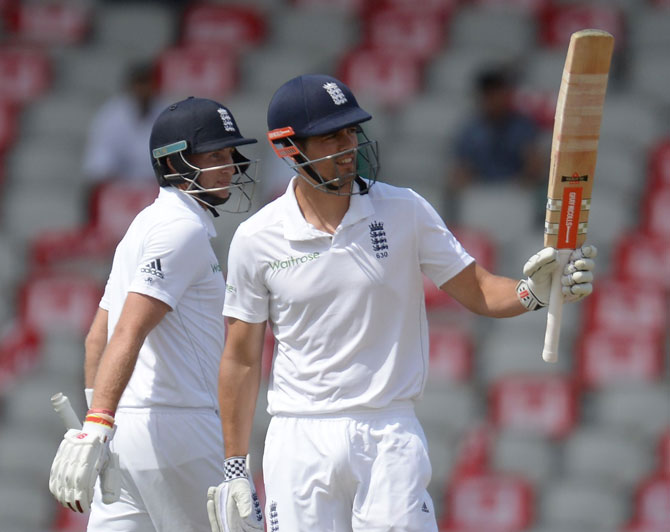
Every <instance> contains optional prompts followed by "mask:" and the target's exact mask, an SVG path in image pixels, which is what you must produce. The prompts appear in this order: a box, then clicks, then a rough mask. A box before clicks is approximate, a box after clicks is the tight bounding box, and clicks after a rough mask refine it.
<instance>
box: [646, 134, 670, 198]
mask: <svg viewBox="0 0 670 532" xmlns="http://www.w3.org/2000/svg"><path fill="white" fill-rule="evenodd" d="M664 187H670V138H664V139H661V140H660V141H659V142H658V143H657V144H656V146H654V148H653V149H652V150H651V153H650V154H649V182H648V183H647V190H648V191H649V190H651V189H660V188H664Z"/></svg>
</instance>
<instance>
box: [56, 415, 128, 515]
mask: <svg viewBox="0 0 670 532" xmlns="http://www.w3.org/2000/svg"><path fill="white" fill-rule="evenodd" d="M110 425H111V426H104V425H101V424H99V423H95V422H90V421H86V422H85V423H84V426H83V427H82V429H81V430H76V429H70V430H68V431H67V432H66V433H65V436H64V437H63V441H62V442H61V444H60V446H59V447H58V451H57V452H56V457H55V458H54V461H53V463H52V465H51V473H50V475H49V490H50V491H51V493H52V494H53V496H54V497H55V498H56V499H57V500H58V502H60V503H61V504H62V505H63V506H67V507H68V508H70V509H71V510H74V511H76V512H81V513H85V512H88V511H89V510H90V509H91V501H92V500H93V489H94V486H95V480H96V479H97V478H98V476H99V475H101V472H103V474H102V476H104V475H105V474H106V471H105V470H106V469H107V466H108V464H114V463H115V462H116V460H115V459H113V458H112V457H111V453H110V452H109V442H110V440H111V439H112V436H113V435H114V430H115V427H114V425H113V423H110ZM116 468H117V470H116V473H115V474H113V475H112V477H115V478H112V479H110V480H108V482H107V484H106V486H104V487H103V494H104V493H106V497H105V498H106V499H107V500H106V501H105V502H107V501H109V502H113V501H112V496H113V495H116V498H114V499H113V500H117V499H118V493H119V482H118V463H117V465H116ZM108 477H109V475H108ZM101 484H105V483H104V482H102V483H101Z"/></svg>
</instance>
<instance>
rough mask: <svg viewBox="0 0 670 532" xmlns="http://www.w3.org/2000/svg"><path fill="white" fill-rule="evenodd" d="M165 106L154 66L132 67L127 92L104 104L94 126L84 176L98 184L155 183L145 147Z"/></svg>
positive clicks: (86, 151) (145, 64)
mask: <svg viewBox="0 0 670 532" xmlns="http://www.w3.org/2000/svg"><path fill="white" fill-rule="evenodd" d="M164 107H165V102H162V101H161V100H160V98H159V97H158V94H157V90H156V83H155V80H154V74H153V66H152V64H151V63H145V62H142V63H137V64H133V65H132V66H131V67H130V68H129V69H128V72H127V75H126V84H125V90H124V92H123V93H122V94H120V95H118V96H115V97H113V98H112V99H111V100H109V101H108V102H107V103H105V104H104V105H103V106H102V108H101V109H100V110H99V111H98V113H97V114H96V116H95V117H94V119H93V121H92V123H91V127H90V129H89V134H88V141H87V145H86V150H85V153H84V162H83V166H84V174H85V175H86V176H87V177H88V178H89V179H90V180H91V181H93V182H96V183H97V182H101V181H107V180H118V179H122V180H128V181H135V182H144V183H153V182H155V181H154V180H155V177H154V172H153V169H152V168H151V159H150V158H149V156H148V155H147V149H146V147H147V145H148V143H149V136H150V134H151V127H152V125H153V123H154V121H155V120H156V117H157V116H158V114H159V113H160V112H161V111H162V110H163V108H164Z"/></svg>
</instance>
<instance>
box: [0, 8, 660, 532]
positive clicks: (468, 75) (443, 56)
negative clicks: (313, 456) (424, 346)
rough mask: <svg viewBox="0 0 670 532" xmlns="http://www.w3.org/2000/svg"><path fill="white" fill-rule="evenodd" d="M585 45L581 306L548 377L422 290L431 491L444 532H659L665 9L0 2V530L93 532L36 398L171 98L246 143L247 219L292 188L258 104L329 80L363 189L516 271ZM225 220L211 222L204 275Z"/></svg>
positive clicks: (534, 229)
mask: <svg viewBox="0 0 670 532" xmlns="http://www.w3.org/2000/svg"><path fill="white" fill-rule="evenodd" d="M582 28H599V29H604V30H607V31H609V32H610V33H612V34H613V35H614V36H615V39H616V48H615V56H614V60H613V66H612V72H611V75H610V80H609V86H608V94H607V98H606V102H605V110H604V118H603V122H602V131H601V139H600V150H599V156H598V164H597V168H596V176H597V179H596V180H595V187H594V193H593V201H592V206H591V214H590V223H589V230H588V235H589V236H588V242H589V243H593V244H595V245H596V246H598V248H599V251H600V253H599V260H598V271H597V277H596V280H597V282H596V284H595V292H594V294H593V296H592V297H590V298H588V299H587V300H586V301H584V302H583V303H580V304H577V305H571V306H570V307H567V308H566V309H565V312H564V327H563V334H562V340H561V352H560V357H559V362H558V363H557V364H554V365H549V364H546V363H544V362H543V361H542V360H541V357H540V352H541V347H542V339H543V333H544V320H545V314H546V313H545V312H544V311H540V312H535V313H530V314H528V315H526V316H523V317H520V318H515V319H513V320H487V319H481V318H477V317H475V316H473V315H470V314H468V313H467V312H466V311H464V310H462V309H461V308H459V307H458V306H457V305H456V304H455V303H454V302H453V301H451V300H450V299H449V298H448V297H447V296H446V295H444V294H442V293H440V292H439V291H437V290H436V289H435V287H433V286H431V285H430V283H426V285H425V290H426V304H427V307H428V311H429V318H430V323H431V333H430V334H431V371H430V379H429V382H428V383H427V386H426V393H425V397H424V399H423V401H422V402H421V403H420V404H419V407H418V412H419V416H420V419H421V420H422V422H423V424H424V428H425V431H426V435H427V437H428V441H429V446H430V453H431V459H432V462H433V480H432V483H431V486H430V491H431V494H432V496H433V499H434V501H435V506H436V511H438V512H439V517H440V523H441V530H443V531H451V532H484V531H486V532H517V531H518V532H521V531H532V532H623V531H628V532H661V531H664V532H667V531H668V530H670V369H669V368H670V355H669V351H670V348H669V343H670V339H669V334H668V330H669V329H670V327H669V318H668V316H669V314H670V312H669V306H670V303H669V301H670V298H669V293H670V1H667V0H607V1H606V0H602V1H599V2H598V1H592V2H589V1H574V0H573V1H570V0H237V1H214V0H209V1H203V2H198V1H176V0H173V1H160V2H159V1H154V2H149V1H120V0H119V1H116V0H115V1H112V0H107V1H105V0H22V1H19V0H0V229H1V230H0V288H1V289H2V298H0V325H1V326H0V532H42V531H50V532H51V531H53V532H55V531H60V532H76V531H80V530H84V529H85V518H78V517H77V516H75V514H73V513H72V512H69V511H65V510H63V509H62V508H60V507H59V506H58V505H57V504H56V502H55V501H54V499H53V498H52V497H51V495H50V493H49V491H48V487H47V480H48V474H49V468H50V464H51V460H52V458H53V456H54V454H55V452H56V448H57V446H58V444H59V442H60V440H61V437H62V433H63V427H62V426H61V423H60V421H59V419H58V418H57V417H56V416H55V414H54V413H53V412H52V411H51V407H50V403H49V398H50V396H51V395H52V394H54V393H56V392H64V393H66V394H67V395H68V396H69V397H70V399H71V401H72V403H73V405H74V406H75V408H76V409H77V410H78V412H80V413H81V414H83V412H84V409H85V403H84V396H83V387H84V386H83V337H84V334H85V332H86V331H87V329H88V326H89V325H90V322H91V320H92V317H93V314H94V311H95V308H96V307H97V304H98V301H99V297H100V295H101V292H102V289H103V286H104V281H105V279H106V276H107V274H108V272H109V268H110V266H111V256H112V253H113V250H114V247H115V245H116V242H117V241H118V240H119V238H120V237H121V236H122V235H123V233H124V231H125V229H126V227H127V225H128V224H129V222H130V220H131V219H132V217H133V216H134V215H135V213H137V212H138V211H139V210H140V209H141V208H142V207H143V206H145V205H147V204H148V203H150V202H151V201H152V200H153V198H154V196H155V194H156V193H157V185H156V183H155V178H154V177H153V172H152V169H151V165H150V160H149V150H148V136H149V131H150V129H151V124H152V123H153V119H154V118H155V116H156V114H157V112H159V111H160V110H161V109H162V108H163V106H164V105H165V104H166V103H169V102H171V101H176V100H177V99H180V98H182V97H184V96H188V95H197V96H205V97H211V98H213V99H216V100H218V101H221V102H222V103H224V104H225V105H227V106H228V107H229V108H230V109H231V110H232V111H233V113H234V114H235V117H236V119H237V122H238V124H239V126H240V128H241V130H242V132H243V134H244V135H245V136H255V137H256V138H258V139H259V141H260V142H259V144H258V145H256V146H252V147H250V148H249V149H247V150H245V154H247V155H249V156H254V157H258V158H261V159H262V166H261V171H260V174H261V177H262V182H261V184H260V185H259V186H258V189H257V192H256V196H255V202H254V208H253V209H252V212H253V210H256V209H258V208H259V207H260V206H262V205H263V204H264V203H266V202H267V201H269V200H271V199H272V198H274V197H276V196H277V195H278V194H280V193H281V192H282V191H283V190H284V188H285V187H286V185H287V183H288V179H289V177H290V175H289V173H288V169H287V168H285V167H284V166H283V163H282V162H281V161H279V160H278V159H276V157H275V156H274V154H273V153H272V151H271V150H270V148H269V145H268V144H267V142H266V141H265V131H266V129H265V124H266V122H265V113H266V109H267V104H268V102H269V100H270V97H271V96H272V93H273V92H274V90H275V89H276V88H277V87H279V85H281V84H282V83H283V82H284V81H286V80H288V79H289V78H291V77H293V76H295V75H298V74H302V73H310V72H311V73H313V72H321V73H328V74H332V75H335V76H337V77H339V78H340V79H342V80H343V81H344V82H345V83H347V84H348V85H349V86H350V87H351V88H352V89H353V91H354V93H355V94H356V95H357V97H358V100H359V103H360V104H361V106H362V107H364V108H365V109H366V110H368V111H369V112H370V113H371V114H372V115H373V117H374V118H373V120H372V122H370V123H369V124H366V132H367V133H368V136H370V137H371V138H373V139H376V140H378V141H379V143H380V154H381V164H382V171H381V174H380V180H381V181H385V182H388V183H392V184H395V185H400V186H407V187H411V188H413V189H414V190H416V191H417V192H419V193H420V194H422V195H424V196H425V197H426V198H427V199H428V200H429V201H430V202H431V203H432V204H433V206H434V207H435V208H436V209H437V210H438V211H439V212H440V214H441V215H442V216H443V217H444V218H445V220H447V222H448V224H449V226H450V228H451V229H452V230H453V232H454V233H455V234H456V235H457V236H458V237H459V239H460V240H461V242H462V243H463V244H464V245H465V247H466V248H467V249H468V250H469V251H470V252H471V254H473V255H474V256H475V257H476V259H477V260H478V261H479V262H480V263H482V264H483V265H484V266H485V267H487V268H488V269H490V270H493V271H495V272H499V273H501V274H505V275H508V276H511V277H520V276H521V267H522V265H523V262H524V261H525V260H526V258H527V257H528V256H530V255H531V254H532V253H533V252H535V251H536V250H537V249H539V248H540V247H541V246H542V222H543V218H544V201H545V194H546V179H547V174H548V167H549V150H550V143H551V131H552V127H553V115H554V109H555V102H556V97H557V93H558V87H559V84H560V79H561V72H562V69H563V63H564V60H565V53H566V51H567V45H568V41H569V37H570V34H571V33H572V32H574V31H576V30H578V29H582ZM243 218H244V216H240V215H223V216H222V217H221V218H219V219H218V221H217V222H216V224H217V230H218V232H219V235H218V237H217V238H216V241H215V243H214V247H215V250H216V251H217V253H218V254H219V257H220V258H221V264H222V265H224V264H225V262H226V257H227V247H228V243H229V241H230V238H231V236H232V234H233V232H234V230H235V228H236V226H237V224H238V223H239V222H240V221H241V220H242V219H243ZM494 321H495V323H494ZM272 344H273V340H272V338H271V336H268V337H267V350H266V362H267V363H266V364H265V370H266V372H265V378H267V371H268V370H269V365H270V363H271V360H270V355H271V350H272ZM263 406H264V405H263V397H261V400H260V404H259V410H260V411H259V412H258V414H257V416H256V418H257V419H256V421H255V432H254V443H253V447H254V451H253V454H255V455H257V456H260V453H261V452H262V447H263V436H264V431H265V425H266V423H267V415H266V414H265V413H264V412H263V411H262V409H263ZM258 462H259V461H258ZM257 473H258V474H260V472H258V471H257ZM203 504H204V500H203Z"/></svg>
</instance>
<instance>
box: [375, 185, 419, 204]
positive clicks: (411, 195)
mask: <svg viewBox="0 0 670 532" xmlns="http://www.w3.org/2000/svg"><path fill="white" fill-rule="evenodd" d="M370 199H372V201H397V202H410V203H413V202H416V201H418V200H420V199H422V198H421V196H420V195H419V194H417V193H416V192H414V191H413V190H412V189H411V188H407V187H398V186H395V185H390V184H388V183H383V182H381V181H377V182H376V183H375V184H374V186H372V187H371V188H370Z"/></svg>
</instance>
